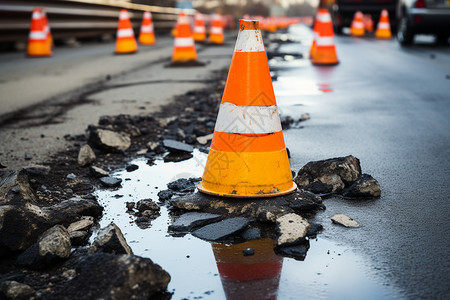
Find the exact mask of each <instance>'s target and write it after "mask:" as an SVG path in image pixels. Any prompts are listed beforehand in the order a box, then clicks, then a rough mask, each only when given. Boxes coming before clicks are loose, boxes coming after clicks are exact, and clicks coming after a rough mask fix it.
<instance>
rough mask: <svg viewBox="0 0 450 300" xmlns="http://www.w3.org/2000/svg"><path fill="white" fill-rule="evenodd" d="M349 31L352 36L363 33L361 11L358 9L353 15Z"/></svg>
mask: <svg viewBox="0 0 450 300" xmlns="http://www.w3.org/2000/svg"><path fill="white" fill-rule="evenodd" d="M350 33H351V34H352V35H354V36H363V35H364V23H363V14H362V12H360V11H357V12H355V16H354V17H353V21H352V25H351V27H350Z"/></svg>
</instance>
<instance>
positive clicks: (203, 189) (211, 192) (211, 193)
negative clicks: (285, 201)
mask: <svg viewBox="0 0 450 300" xmlns="http://www.w3.org/2000/svg"><path fill="white" fill-rule="evenodd" d="M197 189H198V190H199V191H200V192H202V193H205V194H208V195H212V196H220V197H230V198H268V197H277V196H282V195H287V194H290V193H292V192H293V191H295V190H296V189H297V184H296V183H295V182H292V188H290V189H288V190H285V191H281V192H276V193H267V194H254V195H238V194H227V193H217V192H214V191H210V190H207V189H205V188H204V187H203V185H202V183H201V182H200V183H199V184H198V185H197Z"/></svg>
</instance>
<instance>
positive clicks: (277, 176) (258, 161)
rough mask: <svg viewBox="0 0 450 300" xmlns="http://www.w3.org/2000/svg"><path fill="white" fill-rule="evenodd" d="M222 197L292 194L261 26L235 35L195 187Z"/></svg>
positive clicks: (242, 26)
mask: <svg viewBox="0 0 450 300" xmlns="http://www.w3.org/2000/svg"><path fill="white" fill-rule="evenodd" d="M198 189H199V190H200V191H201V192H204V193H206V194H211V195H218V196H226V197H244V198H246V197H273V196H278V195H284V194H288V193H291V192H292V191H294V190H295V189H296V185H295V183H294V182H293V181H292V173H291V168H290V166H289V160H288V155H287V151H286V146H285V144H284V137H283V131H282V129H281V121H280V115H279V112H278V107H277V102H276V99H275V94H274V91H273V86H272V80H271V77H270V71H269V65H268V62H267V56H266V51H265V49H264V43H263V39H262V35H261V31H260V28H259V22H258V21H253V20H239V34H238V37H237V41H236V46H235V48H234V54H233V58H232V59H231V65H230V69H229V71H228V78H227V82H226V85H225V89H224V92H223V96H222V102H221V104H220V107H219V113H218V116H217V121H216V125H215V128H214V135H213V139H212V142H211V147H210V150H209V154H208V159H207V162H206V165H205V170H204V172H203V177H202V181H201V182H200V183H199V185H198Z"/></svg>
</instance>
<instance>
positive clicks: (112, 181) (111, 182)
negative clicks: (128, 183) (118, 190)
mask: <svg viewBox="0 0 450 300" xmlns="http://www.w3.org/2000/svg"><path fill="white" fill-rule="evenodd" d="M100 182H101V183H102V184H103V185H104V186H106V187H116V186H119V185H120V184H121V183H122V179H120V178H116V177H111V176H105V177H102V178H100Z"/></svg>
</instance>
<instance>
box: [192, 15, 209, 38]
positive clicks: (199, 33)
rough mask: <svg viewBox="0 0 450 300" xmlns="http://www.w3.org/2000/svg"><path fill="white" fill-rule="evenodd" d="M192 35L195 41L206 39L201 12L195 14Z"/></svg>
mask: <svg viewBox="0 0 450 300" xmlns="http://www.w3.org/2000/svg"><path fill="white" fill-rule="evenodd" d="M193 37H194V41H196V42H204V41H205V40H206V29H205V20H204V17H203V15H202V14H201V13H196V14H195V19H194V33H193Z"/></svg>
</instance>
